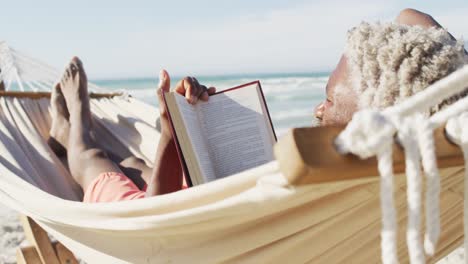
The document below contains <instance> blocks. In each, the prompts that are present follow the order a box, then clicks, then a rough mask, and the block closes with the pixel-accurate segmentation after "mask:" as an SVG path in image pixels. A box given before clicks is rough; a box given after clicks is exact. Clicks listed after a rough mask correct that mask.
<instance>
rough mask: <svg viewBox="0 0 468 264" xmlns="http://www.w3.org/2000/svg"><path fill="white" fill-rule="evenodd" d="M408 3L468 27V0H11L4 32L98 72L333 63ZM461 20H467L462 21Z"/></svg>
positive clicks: (313, 67)
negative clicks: (348, 44) (369, 27)
mask: <svg viewBox="0 0 468 264" xmlns="http://www.w3.org/2000/svg"><path fill="white" fill-rule="evenodd" d="M405 7H413V8H417V9H420V10H422V11H425V12H428V13H430V14H431V15H433V16H434V17H435V18H436V19H437V20H438V21H439V22H440V23H441V24H442V25H443V26H444V27H447V28H448V29H449V30H450V31H451V32H452V33H453V34H454V35H455V36H456V37H461V36H468V24H467V23H466V19H465V17H466V16H467V14H468V1H466V0H463V1H462V0H447V1H414V0H413V1H389V0H387V1H385V0H362V1H345V0H330V1H301V0H288V1H277V0H270V1H266V0H261V1H253V0H251V1H245V0H238V1H221V0H218V1H214V0H198V1H177V0H172V1H169V0H168V1H149V0H147V1H137V0H134V1H128V0H127V1H123V0H114V1H107V0H106V1H89V0H82V1H73V2H72V1H59V0H42V1H20V0H17V1H8V2H6V1H5V3H3V4H2V12H1V13H2V14H1V15H0V24H1V25H2V26H1V34H0V36H1V39H3V40H6V41H8V42H9V43H10V45H11V46H13V47H14V48H16V49H18V50H21V51H23V52H25V53H26V54H29V55H32V56H34V57H37V58H40V59H42V60H43V61H46V62H48V63H49V64H52V65H53V66H56V67H62V66H63V65H64V64H65V63H66V61H67V60H68V59H69V58H70V57H71V56H72V55H78V56H80V57H81V58H82V59H83V61H84V63H85V67H86V69H87V71H88V73H89V75H90V77H91V78H93V79H96V78H98V79H99V78H127V77H151V76H155V75H156V74H157V72H158V71H159V69H161V68H166V69H168V71H169V72H170V73H172V74H175V75H212V74H216V75H225V74H244V73H282V72H309V71H327V70H330V69H332V68H333V67H334V65H335V63H336V62H337V60H338V58H339V56H340V54H341V52H342V50H343V47H344V42H345V36H346V31H347V30H348V29H349V28H350V27H352V26H353V25H356V24H358V23H359V22H360V21H362V20H371V21H375V20H382V21H388V20H392V19H393V18H394V17H395V16H396V15H397V14H398V12H399V10H401V9H403V8H405ZM463 24H464V25H463Z"/></svg>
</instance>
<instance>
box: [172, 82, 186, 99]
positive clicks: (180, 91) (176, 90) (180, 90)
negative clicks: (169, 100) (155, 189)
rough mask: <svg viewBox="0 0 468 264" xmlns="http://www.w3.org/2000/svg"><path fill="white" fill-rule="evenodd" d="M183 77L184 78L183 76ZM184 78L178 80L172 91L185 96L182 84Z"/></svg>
mask: <svg viewBox="0 0 468 264" xmlns="http://www.w3.org/2000/svg"><path fill="white" fill-rule="evenodd" d="M184 79H185V78H184ZM184 79H182V80H180V81H179V82H178V83H177V85H176V87H175V88H174V91H175V92H176V93H178V94H180V95H183V96H185V86H184Z"/></svg>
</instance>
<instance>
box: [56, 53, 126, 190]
mask: <svg viewBox="0 0 468 264" xmlns="http://www.w3.org/2000/svg"><path fill="white" fill-rule="evenodd" d="M87 82H88V80H87V77H86V73H85V72H84V69H83V65H82V63H81V61H80V60H79V59H78V58H76V57H75V58H73V59H72V61H71V62H70V64H69V66H68V67H67V69H66V71H65V74H64V76H63V77H62V80H61V81H60V87H61V91H62V93H63V95H64V98H65V101H66V105H67V108H68V111H69V113H70V118H69V123H70V127H69V129H70V131H69V138H68V141H67V145H66V146H65V147H66V148H67V156H68V165H69V168H70V172H71V174H72V176H73V178H74V179H75V180H76V181H77V182H78V183H79V184H80V185H81V187H82V188H83V190H85V191H86V190H87V188H88V186H89V185H90V184H91V183H92V181H93V180H94V179H96V178H97V177H98V176H99V175H101V174H102V173H106V172H117V173H122V171H121V170H120V168H119V166H118V165H117V164H115V163H114V162H112V161H111V160H110V159H109V158H108V156H107V154H106V153H105V152H104V151H102V150H101V149H99V148H97V146H96V143H95V141H94V139H93V137H92V135H91V131H92V120H91V111H90V105H89V97H88V87H87Z"/></svg>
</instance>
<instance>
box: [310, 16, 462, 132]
mask: <svg viewBox="0 0 468 264" xmlns="http://www.w3.org/2000/svg"><path fill="white" fill-rule="evenodd" d="M466 63H467V56H466V52H465V51H464V48H463V43H462V42H461V41H457V40H455V39H454V38H453V36H451V35H450V34H449V33H448V32H447V31H445V30H444V29H442V28H441V26H440V25H439V23H437V21H435V20H434V19H433V18H432V17H431V16H429V15H427V14H424V13H422V12H419V11H417V10H414V9H405V10H403V11H401V13H400V14H399V16H398V17H397V19H396V23H395V24H367V23H362V24H361V25H359V26H358V27H356V28H354V29H352V30H351V31H350V32H349V34H348V41H347V45H346V49H345V54H344V55H343V56H342V57H341V59H340V62H339V63H338V66H337V67H336V69H335V70H334V71H333V73H332V75H331V76H330V79H329V81H328V84H327V88H326V94H327V98H326V100H325V101H324V102H322V103H321V104H320V105H319V106H318V107H317V108H316V117H317V118H318V119H319V120H321V123H322V124H323V125H327V124H345V123H347V122H348V121H349V120H350V119H351V117H352V115H353V113H354V112H356V111H357V110H359V109H362V108H367V107H371V108H377V109H382V108H385V107H388V106H391V105H393V104H396V103H399V102H400V101H402V100H404V99H405V98H407V97H409V96H411V95H413V94H415V93H417V92H419V91H421V90H423V89H425V88H426V87H427V86H429V85H430V84H432V83H434V82H435V81H437V80H439V79H441V78H443V77H445V76H447V75H449V74H450V73H452V72H454V71H455V70H457V69H458V68H461V67H462V66H463V65H464V64H466ZM464 95H465V94H461V95H458V96H454V97H452V98H450V99H448V100H444V101H443V102H441V103H440V104H439V106H437V107H435V108H433V109H432V112H434V111H437V110H439V108H441V107H444V106H445V105H447V104H449V103H452V102H453V101H455V100H457V99H458V98H460V97H461V96H464Z"/></svg>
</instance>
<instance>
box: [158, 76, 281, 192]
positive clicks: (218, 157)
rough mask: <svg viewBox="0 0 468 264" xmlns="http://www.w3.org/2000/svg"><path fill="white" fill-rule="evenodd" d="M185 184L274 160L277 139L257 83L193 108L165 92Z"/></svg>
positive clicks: (209, 179)
mask: <svg viewBox="0 0 468 264" xmlns="http://www.w3.org/2000/svg"><path fill="white" fill-rule="evenodd" d="M164 100H165V102H166V107H167V112H168V114H169V119H170V123H171V126H172V133H173V136H174V138H175V141H176V146H177V151H178V153H179V157H180V160H181V162H182V167H183V168H184V173H185V176H186V180H187V183H188V184H189V185H190V186H192V185H198V184H202V183H205V182H209V181H213V180H216V179H219V178H223V177H226V176H229V175H232V174H235V173H238V172H241V171H244V170H247V169H250V168H253V167H256V166H258V165H261V164H264V163H267V162H269V161H271V160H273V145H274V143H275V142H276V135H275V132H274V129H273V124H272V122H271V119H270V115H269V113H268V109H267V106H266V102H265V98H264V96H263V92H262V88H261V86H260V82H259V81H255V82H251V83H248V84H244V85H241V86H237V87H234V88H231V89H227V90H224V91H222V92H218V93H216V94H213V95H211V96H210V99H209V100H208V102H203V101H199V102H198V103H197V104H195V105H191V104H189V103H188V102H187V100H186V99H185V97H184V96H182V95H180V94H177V93H175V92H169V93H166V94H164Z"/></svg>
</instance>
